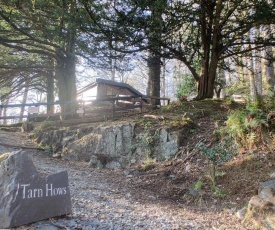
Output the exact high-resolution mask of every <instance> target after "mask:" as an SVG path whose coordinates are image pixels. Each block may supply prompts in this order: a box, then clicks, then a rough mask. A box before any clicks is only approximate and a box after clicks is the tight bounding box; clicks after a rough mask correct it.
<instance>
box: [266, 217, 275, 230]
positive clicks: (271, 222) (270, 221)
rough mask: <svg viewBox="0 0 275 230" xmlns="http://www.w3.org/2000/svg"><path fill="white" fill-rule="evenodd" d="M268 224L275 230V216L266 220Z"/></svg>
mask: <svg viewBox="0 0 275 230" xmlns="http://www.w3.org/2000/svg"><path fill="white" fill-rule="evenodd" d="M265 222H266V224H267V225H268V227H269V228H270V229H272V230H275V216H274V215H272V216H268V217H267V218H266V220H265Z"/></svg>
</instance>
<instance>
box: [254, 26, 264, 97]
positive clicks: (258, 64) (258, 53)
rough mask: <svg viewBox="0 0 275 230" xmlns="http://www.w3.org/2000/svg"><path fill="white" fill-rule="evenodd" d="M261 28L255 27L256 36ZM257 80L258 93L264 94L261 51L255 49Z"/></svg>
mask: <svg viewBox="0 0 275 230" xmlns="http://www.w3.org/2000/svg"><path fill="white" fill-rule="evenodd" d="M259 34H260V31H259V28H255V35H256V37H257V36H259ZM255 57H256V58H255V78H256V79H255V80H256V90H257V95H262V93H263V80H262V70H261V58H260V57H261V51H260V50H255Z"/></svg>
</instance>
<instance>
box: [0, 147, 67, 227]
mask: <svg viewBox="0 0 275 230" xmlns="http://www.w3.org/2000/svg"><path fill="white" fill-rule="evenodd" d="M69 213H71V198H70V190H69V186H68V174H67V171H63V172H60V173H57V174H52V175H49V176H47V177H43V176H40V175H39V173H38V171H37V170H36V168H35V166H34V164H33V162H32V160H31V158H30V157H29V156H28V154H27V153H26V152H24V151H16V152H12V153H9V154H5V156H4V157H2V158H1V160H0V228H12V227H16V226H20V225H24V224H28V223H32V222H36V221H39V220H43V219H47V218H51V217H55V216H61V215H64V214H69Z"/></svg>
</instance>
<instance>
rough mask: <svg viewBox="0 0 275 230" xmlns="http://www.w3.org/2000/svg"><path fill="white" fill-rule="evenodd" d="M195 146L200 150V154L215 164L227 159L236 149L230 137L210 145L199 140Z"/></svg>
mask: <svg viewBox="0 0 275 230" xmlns="http://www.w3.org/2000/svg"><path fill="white" fill-rule="evenodd" d="M197 148H198V150H199V151H201V152H202V155H203V156H205V157H206V158H207V159H208V160H209V161H210V162H211V163H212V164H213V165H215V166H216V165H221V164H223V163H225V162H227V161H229V160H230V159H231V158H232V157H233V156H234V153H235V151H236V148H235V145H232V140H231V139H230V138H227V139H225V140H223V141H221V142H219V143H217V144H215V145H214V146H212V147H207V146H206V145H205V144H204V143H202V142H201V143H200V144H199V145H198V146H197Z"/></svg>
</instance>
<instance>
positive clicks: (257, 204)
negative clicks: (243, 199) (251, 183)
mask: <svg viewBox="0 0 275 230" xmlns="http://www.w3.org/2000/svg"><path fill="white" fill-rule="evenodd" d="M272 206H273V205H272V203H270V202H268V201H265V200H263V199H261V198H260V197H259V196H252V197H251V199H250V201H249V204H248V207H250V208H253V207H254V208H258V209H260V210H267V209H270V208H271V207H272Z"/></svg>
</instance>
